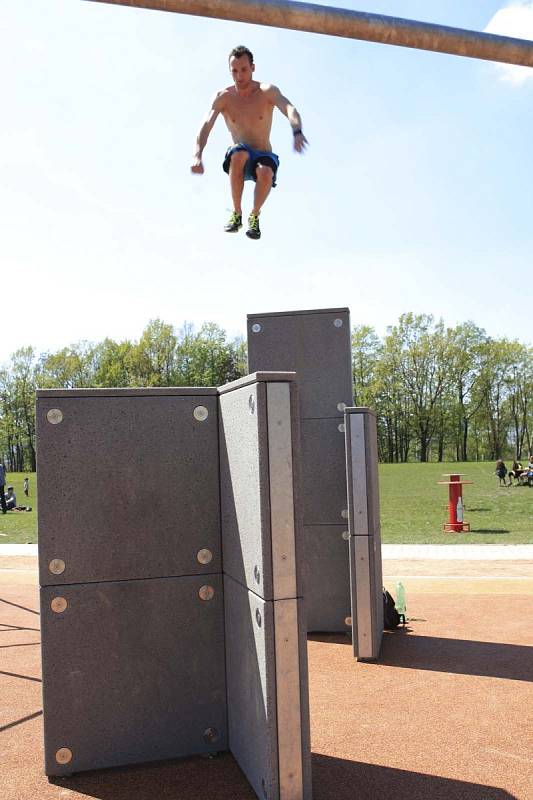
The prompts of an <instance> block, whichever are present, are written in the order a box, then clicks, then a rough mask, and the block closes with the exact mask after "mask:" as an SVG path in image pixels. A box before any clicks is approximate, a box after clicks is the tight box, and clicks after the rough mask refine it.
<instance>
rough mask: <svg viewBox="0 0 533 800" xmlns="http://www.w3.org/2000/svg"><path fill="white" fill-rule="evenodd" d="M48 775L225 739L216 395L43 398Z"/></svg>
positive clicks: (221, 743) (65, 394)
mask: <svg viewBox="0 0 533 800" xmlns="http://www.w3.org/2000/svg"><path fill="white" fill-rule="evenodd" d="M37 435H38V473H37V475H38V491H39V498H40V509H39V562H40V578H41V613H42V624H43V638H42V654H43V700H44V704H43V707H44V727H45V753H46V771H47V773H48V774H50V775H62V774H69V773H72V772H77V771H82V770H87V769H94V768H99V767H110V766H115V765H120V764H128V763H136V762H139V761H150V760H159V759H163V758H171V757H177V756H182V755H188V754H192V753H201V752H211V751H218V750H224V749H227V720H226V716H227V715H226V689H225V664H224V652H225V651H224V612H223V608H224V604H223V585H222V575H221V571H222V554H221V536H220V506H219V488H220V482H219V464H218V405H217V390H216V389H198V390H195V391H192V390H191V389H183V390H182V389H144V390H139V389H134V390H117V389H112V390H109V391H108V390H71V391H64V390H63V391H57V392H56V391H55V390H43V391H40V392H38V398H37Z"/></svg>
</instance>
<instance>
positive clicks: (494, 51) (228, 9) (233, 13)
mask: <svg viewBox="0 0 533 800" xmlns="http://www.w3.org/2000/svg"><path fill="white" fill-rule="evenodd" d="M89 2H99V3H112V4H113V5H121V6H132V7H135V8H149V9H154V10H158V11H173V12H176V13H177V14H192V15H193V16H199V17H214V18H216V19H225V20H233V21H235V22H249V23H253V24H255V25H267V26H271V27H274V28H289V29H290V30H295V31H307V32H309V33H322V34H325V35H327V36H342V37H345V38H348V39H363V40H365V41H368V42H381V43H382V44H393V45H397V46H399V47H414V48H417V49H418V50H431V51H434V52H438V53H448V54H450V55H456V56H467V57H468V58H480V59H484V60H486V61H501V62H504V63H507V64H519V65H521V66H525V67H533V41H526V40H524V39H512V38H510V37H508V36H495V35H493V34H489V33H481V32H479V31H468V30H463V29H461V28H450V27H447V26H445V25H435V24H433V23H429V22H418V21H416V20H410V19H401V18H399V17H388V16H384V15H382V14H368V13H366V12H364V11H351V10H350V9H347V8H333V7H330V6H320V5H315V4H312V3H299V2H294V0H271V1H270V2H262V0H89Z"/></svg>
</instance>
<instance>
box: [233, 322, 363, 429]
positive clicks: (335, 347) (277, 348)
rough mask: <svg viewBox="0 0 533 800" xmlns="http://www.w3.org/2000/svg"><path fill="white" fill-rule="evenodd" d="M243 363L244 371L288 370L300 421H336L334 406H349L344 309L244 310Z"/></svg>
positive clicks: (348, 343) (348, 352) (339, 413)
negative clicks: (293, 380) (296, 391)
mask: <svg viewBox="0 0 533 800" xmlns="http://www.w3.org/2000/svg"><path fill="white" fill-rule="evenodd" d="M336 320H339V321H340V322H341V323H342V324H341V325H340V326H339V325H338V323H337V325H336V324H335V321H336ZM257 325H260V326H261V330H260V331H258V332H257V333H256V332H255V331H254V326H257ZM248 367H249V370H250V372H254V371H255V370H294V371H295V372H296V374H297V380H298V384H299V387H300V397H301V414H302V419H305V418H313V417H334V416H338V417H340V418H341V421H342V415H343V411H342V410H341V409H339V408H338V407H337V406H338V404H339V403H344V404H345V405H347V406H349V405H352V379H351V374H352V373H351V341H350V314H349V311H348V309H346V308H342V309H318V310H315V311H308V312H294V313H292V312H287V313H281V314H249V315H248Z"/></svg>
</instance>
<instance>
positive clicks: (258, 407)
mask: <svg viewBox="0 0 533 800" xmlns="http://www.w3.org/2000/svg"><path fill="white" fill-rule="evenodd" d="M228 388H229V387H225V390H224V391H223V393H222V394H221V396H220V452H221V495H222V498H223V499H222V542H223V551H224V571H225V573H226V575H225V587H226V594H225V598H226V636H227V640H226V668H227V681H228V684H227V685H228V709H229V744H230V749H231V751H232V753H233V755H234V756H235V758H236V760H237V762H238V763H239V765H240V767H241V769H242V770H243V772H244V773H245V775H246V776H247V778H248V780H249V781H250V783H251V785H252V786H253V787H254V790H255V791H256V793H257V795H258V797H260V798H269V799H271V800H293V798H294V800H296V798H303V800H309V799H310V797H311V775H310V743H309V706H308V684H307V661H306V641H305V624H304V614H303V610H302V602H303V601H302V597H301V594H302V585H303V570H302V558H301V551H302V542H301V537H302V523H301V508H300V499H299V491H298V485H297V483H298V482H297V480H296V481H295V480H294V475H295V474H296V475H298V463H299V451H298V441H297V431H298V408H297V398H296V395H295V390H296V387H295V385H294V384H293V382H289V381H286V382H280V381H276V380H273V381H268V379H266V378H265V376H263V375H259V376H255V380H254V379H253V377H252V378H250V377H248V378H245V379H243V380H242V381H238V382H236V383H235V384H233V385H232V386H231V390H230V391H228Z"/></svg>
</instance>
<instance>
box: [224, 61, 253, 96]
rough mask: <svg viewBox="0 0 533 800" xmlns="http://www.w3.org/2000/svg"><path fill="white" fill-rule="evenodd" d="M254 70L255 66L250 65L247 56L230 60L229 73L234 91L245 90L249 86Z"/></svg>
mask: <svg viewBox="0 0 533 800" xmlns="http://www.w3.org/2000/svg"><path fill="white" fill-rule="evenodd" d="M254 69H255V64H250V59H249V58H248V56H241V57H240V58H236V57H235V56H232V57H231V58H230V60H229V71H230V72H231V77H232V78H233V83H234V84H235V88H236V89H246V88H247V87H248V86H249V85H250V82H251V80H252V76H253V72H254Z"/></svg>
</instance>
